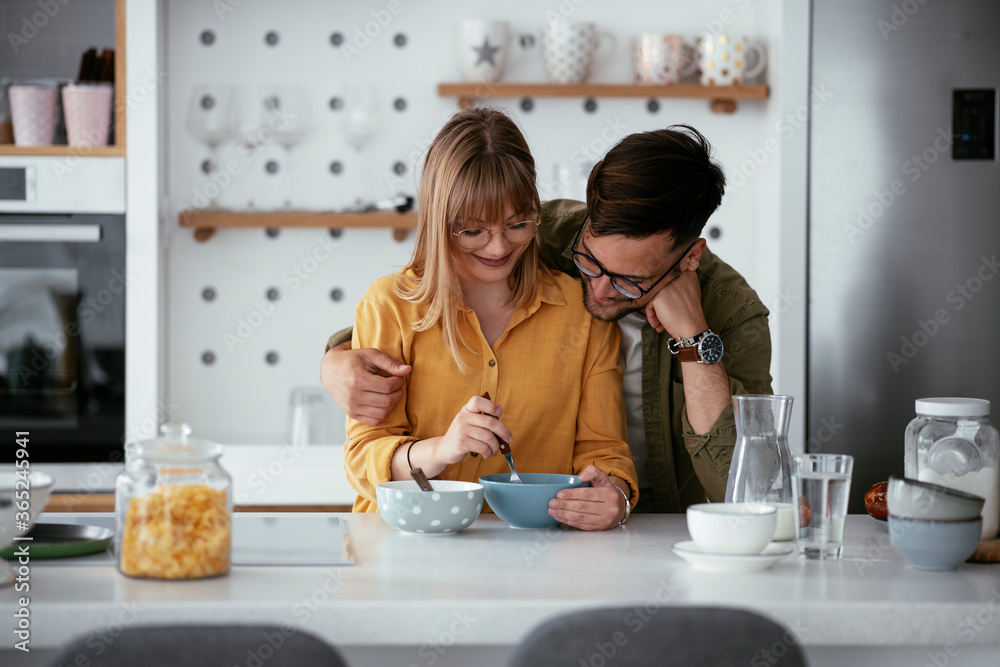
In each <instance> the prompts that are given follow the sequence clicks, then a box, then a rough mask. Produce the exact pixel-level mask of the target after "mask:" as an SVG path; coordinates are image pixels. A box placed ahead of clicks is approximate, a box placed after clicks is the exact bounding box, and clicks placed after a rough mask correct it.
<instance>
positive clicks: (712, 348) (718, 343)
mask: <svg viewBox="0 0 1000 667" xmlns="http://www.w3.org/2000/svg"><path fill="white" fill-rule="evenodd" d="M698 350H699V352H701V360H702V362H704V363H706V364H717V363H719V361H721V360H722V339H721V338H719V337H718V336H717V335H715V334H709V335H707V336H705V337H704V338H702V339H701V343H699V344H698Z"/></svg>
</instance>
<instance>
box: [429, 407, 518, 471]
mask: <svg viewBox="0 0 1000 667" xmlns="http://www.w3.org/2000/svg"><path fill="white" fill-rule="evenodd" d="M482 413H485V414H482ZM502 413H503V408H501V407H500V406H499V405H497V404H496V403H494V402H493V401H491V400H489V399H488V398H483V397H482V396H473V397H472V398H470V399H469V402H468V403H466V404H465V407H463V408H462V409H461V410H459V411H458V414H457V415H455V419H453V420H452V422H451V426H449V427H448V432H447V433H445V434H444V435H443V436H442V437H441V438H440V439H439V440H438V442H437V443H436V445H435V447H436V452H435V454H436V456H435V458H436V459H437V460H438V461H440V462H441V463H442V464H443V465H450V464H452V463H458V462H459V461H461V460H462V459H463V458H465V455H466V454H469V453H471V452H475V453H477V454H479V455H480V456H482V457H483V458H489V457H491V456H493V455H494V454H496V453H497V452H498V451H500V444H499V443H498V442H497V438H501V439H503V441H504V442H510V441H511V440H512V439H513V438H514V436H513V435H512V434H511V432H510V429H508V428H507V427H506V426H504V425H503V424H502V423H501V422H500V415H501V414H502Z"/></svg>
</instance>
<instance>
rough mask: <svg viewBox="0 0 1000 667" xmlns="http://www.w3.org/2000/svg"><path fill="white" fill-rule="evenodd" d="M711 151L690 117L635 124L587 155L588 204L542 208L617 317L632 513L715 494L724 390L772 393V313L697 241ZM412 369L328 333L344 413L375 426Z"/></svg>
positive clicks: (590, 306) (558, 247)
mask: <svg viewBox="0 0 1000 667" xmlns="http://www.w3.org/2000/svg"><path fill="white" fill-rule="evenodd" d="M710 152H711V146H710V145H709V144H708V141H707V140H706V139H705V138H704V137H703V136H702V135H701V134H700V133H699V132H698V131H697V130H695V129H694V128H691V127H688V126H686V125H679V126H673V127H671V128H667V129H665V130H657V131H654V132H643V133H639V134H633V135H630V136H628V137H626V138H625V139H623V140H622V141H621V142H620V143H619V144H618V145H617V146H615V147H614V148H612V149H611V150H610V151H608V154H607V155H606V156H605V157H604V159H603V160H602V161H601V162H598V163H597V165H595V166H594V169H593V171H592V172H591V174H590V179H589V182H588V183H587V204H586V205H584V204H582V203H580V202H572V201H568V200H557V201H551V202H546V203H545V204H543V205H542V214H541V220H540V223H539V227H538V236H537V242H538V244H539V251H540V254H541V256H542V258H543V260H544V261H545V262H546V263H548V264H549V266H552V267H553V268H557V269H559V270H560V271H563V272H565V273H568V274H570V275H575V276H579V277H580V279H581V280H582V283H583V293H584V303H585V305H586V307H587V310H588V311H590V314H591V315H593V316H594V317H596V318H598V319H601V320H606V321H617V322H618V323H619V326H620V327H621V361H622V367H623V370H624V398H625V408H626V413H627V424H628V443H629V446H630V448H631V449H632V458H633V460H634V461H635V464H636V470H637V472H638V475H639V495H640V498H641V499H642V502H641V507H639V508H637V509H638V511H648V512H654V511H655V512H682V511H684V509H685V508H686V507H687V506H688V505H691V504H693V503H698V502H704V501H705V500H706V498H707V499H708V500H710V501H713V502H721V501H722V500H723V499H724V497H725V492H726V480H727V478H728V475H729V464H730V460H731V458H732V451H733V446H734V444H735V441H736V428H735V423H734V420H733V410H732V405H731V400H730V399H731V397H732V395H733V394H768V393H771V375H770V370H769V369H770V364H771V341H770V334H769V330H768V324H767V315H768V311H767V309H766V308H765V307H764V305H763V304H762V303H761V301H760V299H759V298H758V297H757V294H756V293H755V292H754V291H753V289H751V288H750V286H749V285H747V283H746V281H745V280H744V279H743V277H742V276H740V275H739V274H738V273H737V272H736V271H735V270H734V269H733V268H732V267H730V266H729V265H728V264H726V263H725V262H723V261H722V260H720V259H719V258H717V257H716V256H715V255H714V254H713V253H712V252H711V251H709V250H708V248H707V247H706V243H705V240H704V239H702V238H700V236H701V232H702V229H703V228H704V226H705V223H706V222H707V221H708V219H709V217H710V216H711V215H712V213H714V212H715V210H716V209H717V208H718V206H719V204H720V203H721V202H722V195H723V191H724V187H725V176H724V175H723V173H722V170H721V168H720V167H719V166H718V165H717V164H715V163H714V162H712V160H711V155H710ZM572 335H573V334H572V332H567V336H572ZM541 352H542V351H540V353H541ZM409 372H410V367H409V366H402V365H400V364H399V362H398V361H397V360H394V359H391V358H390V357H388V356H386V355H384V354H382V353H381V352H378V351H377V350H372V349H365V350H351V349H350V330H349V329H348V330H345V331H342V332H338V333H337V334H334V335H333V336H332V337H331V338H330V340H329V342H328V343H327V352H326V355H325V356H324V358H323V363H322V368H321V379H322V382H323V386H324V387H326V389H327V391H329V392H330V394H331V396H333V398H334V399H335V400H336V401H337V403H338V404H340V406H341V407H342V408H344V410H345V412H346V413H347V414H348V415H350V416H351V417H353V418H354V419H357V420H359V421H362V422H365V423H368V424H376V423H378V422H379V421H381V420H382V419H383V418H384V417H385V415H386V414H388V412H389V410H390V408H391V407H392V406H393V405H395V403H396V402H397V401H398V400H399V398H400V396H401V394H402V392H401V387H402V385H403V382H404V379H403V378H405V376H406V375H407V374H408V373H409ZM385 375H387V376H388V377H385ZM553 502H554V507H555V508H556V509H557V510H558V506H559V502H558V501H553ZM555 516H557V518H558V511H557V513H556V514H555ZM626 518H627V517H626Z"/></svg>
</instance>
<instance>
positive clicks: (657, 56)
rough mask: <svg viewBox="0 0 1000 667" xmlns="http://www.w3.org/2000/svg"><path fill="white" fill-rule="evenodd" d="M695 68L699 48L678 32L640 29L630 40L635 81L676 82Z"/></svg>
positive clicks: (647, 82) (648, 83)
mask: <svg viewBox="0 0 1000 667" xmlns="http://www.w3.org/2000/svg"><path fill="white" fill-rule="evenodd" d="M697 68H698V48H697V47H696V46H695V45H694V44H692V43H691V42H688V41H686V40H685V39H684V37H682V36H681V35H656V34H653V33H642V34H639V35H636V36H635V38H633V40H632V71H633V73H634V74H635V81H636V83H640V84H646V85H666V84H674V83H679V82H680V80H681V79H683V78H684V77H686V76H688V75H689V74H693V73H694V72H695V70H696V69H697Z"/></svg>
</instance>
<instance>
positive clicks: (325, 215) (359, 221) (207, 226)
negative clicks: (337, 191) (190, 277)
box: [180, 210, 417, 242]
mask: <svg viewBox="0 0 1000 667" xmlns="http://www.w3.org/2000/svg"><path fill="white" fill-rule="evenodd" d="M180 226H181V227H193V228H194V229H195V234H194V237H195V239H197V240H198V241H201V242H204V241H207V240H208V239H210V238H212V235H213V234H214V233H215V230H216V229H218V228H220V227H268V228H278V227H321V228H326V229H340V228H343V227H369V228H372V227H381V228H389V229H394V230H395V232H394V236H395V237H396V239H397V240H402V239H405V238H406V236H407V234H408V233H409V231H410V230H411V229H416V228H417V214H416V213H395V212H391V211H389V212H386V211H373V212H371V213H329V212H323V211H261V212H254V211H224V210H199V211H183V212H182V213H181V214H180Z"/></svg>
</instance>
